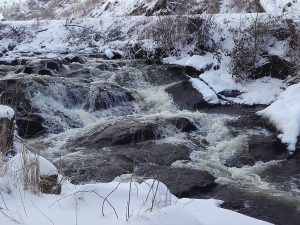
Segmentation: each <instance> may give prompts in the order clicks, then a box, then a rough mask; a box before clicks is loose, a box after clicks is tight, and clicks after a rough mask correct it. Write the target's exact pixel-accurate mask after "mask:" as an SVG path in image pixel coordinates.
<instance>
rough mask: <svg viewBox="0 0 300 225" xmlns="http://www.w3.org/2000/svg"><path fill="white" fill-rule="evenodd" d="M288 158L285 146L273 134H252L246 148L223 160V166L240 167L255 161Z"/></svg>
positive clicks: (251, 164)
mask: <svg viewBox="0 0 300 225" xmlns="http://www.w3.org/2000/svg"><path fill="white" fill-rule="evenodd" d="M286 158H288V152H287V150H286V146H285V145H284V144H282V143H281V142H280V140H279V139H278V138H277V137H276V136H275V135H274V134H270V135H253V136H250V137H249V140H248V149H247V150H245V151H244V152H239V153H237V154H236V155H234V156H233V157H232V158H231V159H229V160H227V161H226V162H225V164H224V165H225V166H228V167H237V168H241V167H243V166H246V165H249V166H253V165H254V164H255V162H258V161H262V162H269V161H271V160H282V159H286Z"/></svg>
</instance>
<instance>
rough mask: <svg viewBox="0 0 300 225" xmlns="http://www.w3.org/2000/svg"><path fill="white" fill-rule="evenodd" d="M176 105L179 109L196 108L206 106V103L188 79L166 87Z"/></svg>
mask: <svg viewBox="0 0 300 225" xmlns="http://www.w3.org/2000/svg"><path fill="white" fill-rule="evenodd" d="M166 92H168V93H169V94H170V95H171V96H172V98H173V101H174V103H175V104H176V105H178V106H179V107H180V108H181V109H187V110H197V109H201V108H203V107H208V103H207V102H205V101H204V99H203V96H202V94H201V93H200V92H199V91H197V90H196V89H194V88H193V85H192V83H191V82H189V81H182V82H179V83H176V84H173V85H172V86H169V87H168V88H167V89H166Z"/></svg>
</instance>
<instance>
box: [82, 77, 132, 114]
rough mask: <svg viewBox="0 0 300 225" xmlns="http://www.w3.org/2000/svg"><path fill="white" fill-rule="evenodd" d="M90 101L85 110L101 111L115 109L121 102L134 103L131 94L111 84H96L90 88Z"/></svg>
mask: <svg viewBox="0 0 300 225" xmlns="http://www.w3.org/2000/svg"><path fill="white" fill-rule="evenodd" d="M90 99H91V101H90V102H89V103H88V105H87V108H89V109H90V110H101V109H107V108H110V107H115V106H117V105H120V104H121V103H123V102H131V101H134V100H135V98H134V97H133V95H132V93H131V92H130V91H128V90H127V89H125V88H122V87H120V86H118V85H115V84H111V83H106V82H102V83H96V84H93V85H92V86H91V90H90Z"/></svg>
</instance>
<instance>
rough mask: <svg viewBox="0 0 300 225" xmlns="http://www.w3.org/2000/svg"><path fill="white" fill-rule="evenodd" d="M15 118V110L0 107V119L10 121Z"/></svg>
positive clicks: (5, 106)
mask: <svg viewBox="0 0 300 225" xmlns="http://www.w3.org/2000/svg"><path fill="white" fill-rule="evenodd" d="M14 116H15V110H13V109H12V108H11V107H9V106H7V105H0V118H8V119H10V120H11V119H12V118H13V117H14Z"/></svg>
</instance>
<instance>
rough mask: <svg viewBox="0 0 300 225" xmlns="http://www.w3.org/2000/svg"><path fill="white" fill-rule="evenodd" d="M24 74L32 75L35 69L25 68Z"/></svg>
mask: <svg viewBox="0 0 300 225" xmlns="http://www.w3.org/2000/svg"><path fill="white" fill-rule="evenodd" d="M23 73H27V74H32V73H33V68H32V67H29V66H27V67H25V68H24V69H23Z"/></svg>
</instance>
